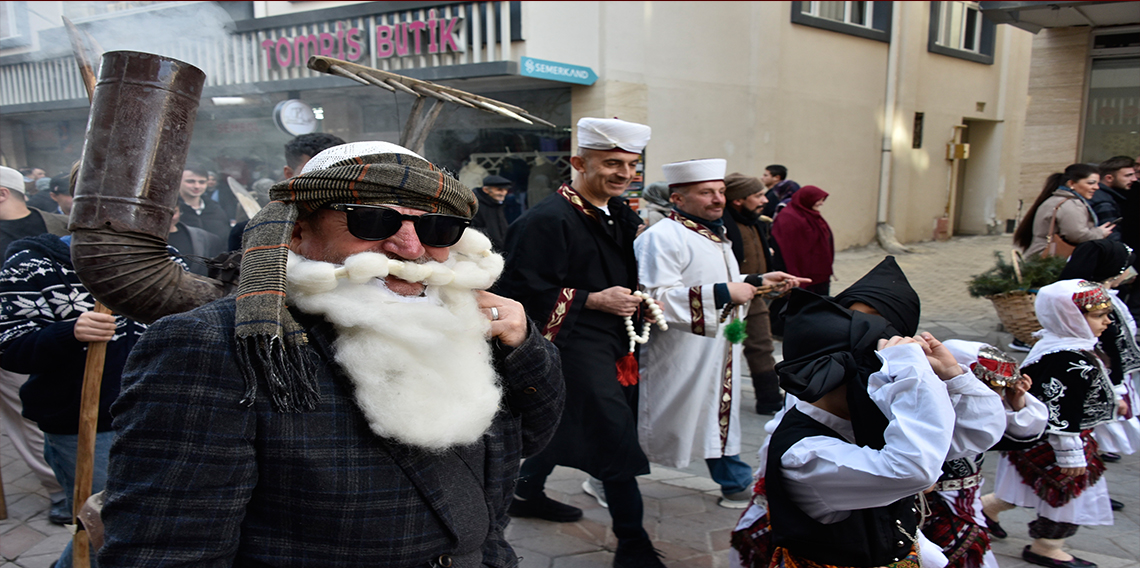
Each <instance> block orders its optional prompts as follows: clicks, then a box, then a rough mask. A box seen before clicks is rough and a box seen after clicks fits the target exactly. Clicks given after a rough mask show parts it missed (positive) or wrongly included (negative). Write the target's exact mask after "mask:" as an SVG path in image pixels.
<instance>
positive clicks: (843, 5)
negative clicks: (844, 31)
mask: <svg viewBox="0 0 1140 568" xmlns="http://www.w3.org/2000/svg"><path fill="white" fill-rule="evenodd" d="M871 4H872V3H871V2H802V3H801V5H800V9H801V11H802V12H803V13H804V14H807V15H808V16H815V17H816V18H823V19H825V20H834V21H836V22H843V23H845V24H851V25H855V26H863V27H866V28H869V27H871Z"/></svg>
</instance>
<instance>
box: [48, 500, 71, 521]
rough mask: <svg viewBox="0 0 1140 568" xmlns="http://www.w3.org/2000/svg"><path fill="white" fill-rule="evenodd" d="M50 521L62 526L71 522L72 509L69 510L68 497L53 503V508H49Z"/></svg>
mask: <svg viewBox="0 0 1140 568" xmlns="http://www.w3.org/2000/svg"><path fill="white" fill-rule="evenodd" d="M48 522H50V523H51V524H53V525H59V526H61V527H62V526H63V525H66V524H68V523H70V522H71V511H68V510H67V499H60V500H59V501H57V502H55V503H52V504H51V509H49V510H48Z"/></svg>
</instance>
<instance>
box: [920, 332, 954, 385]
mask: <svg viewBox="0 0 1140 568" xmlns="http://www.w3.org/2000/svg"><path fill="white" fill-rule="evenodd" d="M915 340H916V341H917V342H918V344H919V345H921V346H922V350H923V352H925V353H926V360H927V361H929V362H930V368H931V369H934V374H936V375H938V378H940V379H942V380H944V381H949V380H950V379H953V378H954V377H957V376H958V375H961V374H962V367H961V366H960V365H958V361H957V360H956V359H954V354H953V353H951V352H950V350H949V349H947V348H946V346H944V345H942V342H941V341H938V340H937V339H935V338H934V336H933V335H931V334H930V332H926V331H924V332H922V333H920V334H918V335H917V336H916V337H915Z"/></svg>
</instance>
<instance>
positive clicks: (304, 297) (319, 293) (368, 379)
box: [287, 229, 503, 451]
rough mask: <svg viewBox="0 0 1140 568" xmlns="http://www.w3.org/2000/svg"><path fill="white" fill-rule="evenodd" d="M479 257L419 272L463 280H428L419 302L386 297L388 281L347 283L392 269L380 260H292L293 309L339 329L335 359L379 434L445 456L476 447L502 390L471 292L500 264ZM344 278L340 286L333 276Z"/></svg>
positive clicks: (290, 291) (363, 255) (487, 325)
mask: <svg viewBox="0 0 1140 568" xmlns="http://www.w3.org/2000/svg"><path fill="white" fill-rule="evenodd" d="M466 233H471V234H473V236H476V235H477V236H478V237H479V239H480V241H479V244H481V242H482V241H485V240H486V238H485V237H483V235H481V234H478V233H475V231H472V230H470V229H468V230H467V231H466ZM464 240H465V241H466V240H469V238H468V237H467V236H465V237H464ZM463 244H467V243H463V242H461V243H460V244H458V245H456V248H460V249H462V246H461V245H463ZM487 245H488V246H487V249H488V250H489V242H488V243H487ZM480 248H481V247H480ZM366 255H371V256H366ZM472 258H475V256H474V255H473V256H469V257H467V259H464V256H463V255H457V254H456V253H455V250H454V249H453V251H452V254H451V258H450V259H449V260H448V261H447V262H446V263H443V264H440V263H435V262H428V263H425V264H421V265H419V266H421V267H429V268H435V269H436V274H437V276H435V277H434V278H435V279H437V280H439V279H440V277H439V276H438V274H440V273H441V272H442V273H446V272H448V270H446V269H441V268H440V267H446V268H447V269H450V270H452V271H453V272H454V273H456V274H460V273H462V274H464V275H466V278H465V279H464V278H458V277H457V278H454V281H453V282H450V283H448V284H447V285H434V286H433V285H431V284H430V282H431V280H432V277H425V278H421V279H419V280H427V281H428V282H429V285H428V286H427V289H426V291H425V294H424V295H423V296H420V297H415V298H412V297H407V296H400V295H397V294H395V293H393V292H391V291H389V290H388V289H387V287H386V286H385V285H384V281H383V276H372V277H367V278H365V277H362V276H361V274H360V273H361V272H364V271H362V270H357V274H354V275H350V276H348V277H347V278H345V277H343V276H344V271H345V267H348V268H350V269H351V268H352V267H353V266H354V265H356V266H361V265H369V266H371V265H372V264H373V263H377V262H378V263H380V264H383V263H384V262H386V261H387V258H386V257H383V256H382V255H378V254H377V253H360V254H357V255H353V256H352V257H350V258H348V259H346V260H345V267H338V266H337V265H332V264H329V263H325V262H319V261H313V260H308V259H304V258H302V257H299V256H296V255H294V254H292V253H290V258H289V266H288V270H287V274H288V297H289V301H290V303H292V304H294V305H296V306H297V308H299V309H300V310H301V311H303V312H305V313H310V314H319V315H322V316H324V317H325V318H326V319H327V320H328V321H329V322H331V323H332V324H333V326H334V327H335V329H336V331H337V339H336V340H335V342H334V344H333V347H334V349H335V354H334V358H335V359H336V361H337V363H339V364H340V366H341V368H343V369H344V372H345V374H346V375H347V376H348V377H349V379H350V380H351V381H352V383H353V385H354V386H355V397H356V403H357V405H359V406H360V409H361V410H362V411H363V412H364V416H365V418H367V420H368V423H369V425H370V427H371V429H372V431H373V432H375V433H376V434H377V435H379V436H381V437H384V438H391V439H394V440H397V441H399V442H402V443H404V444H408V445H412V446H417V447H420V448H425V449H428V450H433V451H439V450H444V449H447V448H449V447H454V446H460V445H466V444H470V443H473V442H475V441H477V440H479V438H480V437H481V436H482V435H483V433H484V432H486V431H487V429H488V428H490V426H491V422H492V420H493V419H494V416H495V413H496V412H497V411H498V408H499V400H500V398H501V390H500V388H499V384H498V382H499V381H498V378H497V377H496V376H495V371H494V368H493V366H492V363H491V347H490V344H489V342H488V341H487V332H488V330H489V329H490V321H489V320H488V319H487V317H486V316H485V315H484V314H483V313H482V312H481V311H480V310H479V307H478V304H477V303H476V299H475V294H474V293H473V291H472V288H471V286H472V274H474V273H476V272H481V273H483V276H484V278H483V280H482V282H480V283H479V284H475V286H477V287H481V288H487V287H489V286H490V285H491V283H493V282H494V281H495V278H497V277H498V275H499V272H501V271H502V266H503V263H502V257H499V256H498V255H489V254H483V256H482V258H479V259H478V261H473V260H471V259H472ZM457 264H458V266H457ZM392 266H396V265H395V264H393V265H392ZM410 266H415V265H410ZM337 270H339V271H341V272H339V273H338V274H339V275H340V276H342V278H336V277H330V274H332V273H333V272H332V271H337ZM398 270H399V269H398V268H394V269H393V270H392V272H393V273H395V272H397V271H398ZM417 270H418V269H417ZM380 271H381V272H386V271H387V270H386V269H383V268H382V269H381V270H380ZM373 272H375V271H373ZM425 274H426V272H425ZM405 279H408V278H405ZM443 279H444V280H446V278H443ZM460 280H465V281H464V282H462V283H461V282H459V281H460ZM476 280H478V279H477V278H476Z"/></svg>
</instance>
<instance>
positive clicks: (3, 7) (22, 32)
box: [0, 2, 32, 49]
mask: <svg viewBox="0 0 1140 568" xmlns="http://www.w3.org/2000/svg"><path fill="white" fill-rule="evenodd" d="M31 43H32V37H31V34H30V33H29V31H28V3H27V2H0V49H8V48H11V47H22V46H25V45H30V44H31Z"/></svg>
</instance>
